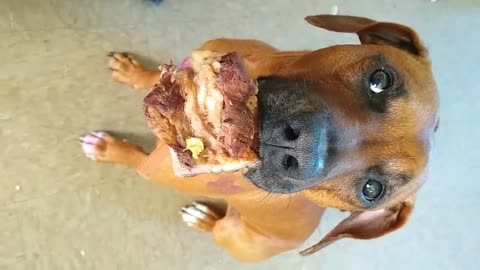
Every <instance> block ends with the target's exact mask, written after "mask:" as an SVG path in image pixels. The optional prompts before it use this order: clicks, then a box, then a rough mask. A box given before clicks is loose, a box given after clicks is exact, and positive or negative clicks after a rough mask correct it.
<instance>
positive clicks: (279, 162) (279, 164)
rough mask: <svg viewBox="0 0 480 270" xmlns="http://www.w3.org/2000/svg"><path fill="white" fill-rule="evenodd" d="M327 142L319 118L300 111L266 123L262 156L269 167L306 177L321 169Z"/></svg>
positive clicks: (284, 174) (278, 171)
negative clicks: (300, 113) (297, 114)
mask: <svg viewBox="0 0 480 270" xmlns="http://www.w3.org/2000/svg"><path fill="white" fill-rule="evenodd" d="M327 143H328V140H327V132H326V126H325V121H323V120H322V117H321V116H317V115H310V114H302V115H299V116H294V117H289V118H288V119H286V120H280V121H275V122H273V123H270V124H267V125H266V126H265V127H264V129H263V136H262V153H261V155H262V157H263V160H264V163H265V164H264V165H265V167H266V168H268V169H269V170H272V171H275V172H276V173H278V174H280V175H283V176H286V177H289V178H291V179H294V180H306V179H310V178H312V177H314V176H316V175H317V174H318V173H319V172H321V171H322V170H323V168H324V166H325V159H326V153H327V151H326V150H327Z"/></svg>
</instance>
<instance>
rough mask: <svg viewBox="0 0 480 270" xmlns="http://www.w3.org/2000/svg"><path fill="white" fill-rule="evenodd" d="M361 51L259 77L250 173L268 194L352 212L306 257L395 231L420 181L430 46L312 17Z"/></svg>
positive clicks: (335, 52) (342, 19)
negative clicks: (256, 144) (345, 241)
mask: <svg viewBox="0 0 480 270" xmlns="http://www.w3.org/2000/svg"><path fill="white" fill-rule="evenodd" d="M306 20H307V21H308V22H309V23H310V24H313V25H315V26H317V27H321V28H324V29H327V30H331V31H337V32H348V33H356V34H357V35H358V36H359V38H360V41H361V43H362V44H361V45H341V46H332V47H328V48H324V49H320V50H316V51H312V52H311V53H308V54H306V55H304V56H302V57H300V58H298V59H296V60H295V61H294V62H293V63H291V64H290V65H288V66H285V67H282V68H281V69H280V71H279V72H278V74H275V75H274V76H269V77H264V78H261V79H259V89H260V91H259V104H260V105H259V108H260V115H261V119H260V130H261V135H260V137H261V139H260V145H261V146H260V155H261V157H262V164H261V166H260V167H259V168H257V169H254V170H250V171H249V172H248V173H247V178H249V179H250V180H251V181H252V183H254V184H255V185H257V186H258V187H260V188H262V189H264V190H267V191H269V192H274V193H295V192H301V193H303V194H304V195H305V196H306V197H308V198H309V199H310V200H311V201H313V202H315V203H317V204H318V205H320V206H322V207H333V208H338V209H342V210H348V211H351V212H353V213H352V214H351V216H350V217H349V218H347V219H346V220H344V221H343V222H342V223H340V224H339V225H338V226H337V227H336V228H335V229H334V230H333V231H332V232H330V233H329V234H328V235H327V236H326V237H325V238H324V239H323V240H322V241H321V242H320V243H319V244H318V245H317V246H316V247H314V248H312V249H310V250H308V251H307V252H306V253H311V252H313V251H315V250H316V249H318V248H319V247H322V246H325V245H327V244H329V243H331V242H333V241H335V240H336V239H339V238H342V237H353V238H360V239H369V238H374V237H378V236H381V235H384V234H386V233H388V232H390V231H393V230H395V229H397V228H399V227H401V226H402V225H403V224H404V223H405V222H406V220H407V218H408V216H409V214H410V212H411V210H412V207H413V197H414V194H415V192H416V191H417V190H418V188H419V187H420V186H421V184H422V183H423V181H424V180H425V169H426V166H427V162H428V158H429V152H430V148H431V143H432V142H431V141H432V136H433V133H434V131H435V129H436V127H437V125H438V116H437V109H438V94H437V89H436V85H435V81H434V78H433V75H432V70H431V63H430V60H429V58H428V53H427V49H426V48H425V46H424V45H423V44H422V42H421V40H420V38H419V37H418V35H417V33H416V32H415V31H413V30H412V29H410V28H408V27H406V26H402V25H398V24H393V23H383V22H376V21H373V20H370V19H366V18H359V17H350V16H329V15H319V16H310V17H307V18H306Z"/></svg>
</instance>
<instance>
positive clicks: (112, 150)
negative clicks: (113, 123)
mask: <svg viewBox="0 0 480 270" xmlns="http://www.w3.org/2000/svg"><path fill="white" fill-rule="evenodd" d="M79 140H80V144H81V147H82V150H83V153H84V154H85V156H86V157H87V158H89V159H91V160H95V161H100V162H109V163H120V164H127V165H128V164H129V162H130V159H131V157H132V153H134V152H135V151H142V150H141V148H140V147H139V146H137V145H134V144H131V143H129V142H128V141H127V140H125V139H118V138H115V137H113V136H112V135H110V134H108V133H106V132H103V131H93V132H90V133H88V134H87V135H85V136H82V137H80V138H79Z"/></svg>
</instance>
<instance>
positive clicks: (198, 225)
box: [181, 202, 221, 232]
mask: <svg viewBox="0 0 480 270" xmlns="http://www.w3.org/2000/svg"><path fill="white" fill-rule="evenodd" d="M181 214H182V219H183V222H185V224H187V226H189V227H192V228H195V229H197V230H199V231H204V232H211V231H212V229H213V227H214V226H215V223H216V222H217V221H218V220H219V219H220V218H221V217H220V215H219V214H218V213H216V212H215V211H214V210H213V209H211V208H210V207H208V206H207V205H205V204H202V203H198V202H193V203H192V204H190V205H187V206H184V207H182V210H181Z"/></svg>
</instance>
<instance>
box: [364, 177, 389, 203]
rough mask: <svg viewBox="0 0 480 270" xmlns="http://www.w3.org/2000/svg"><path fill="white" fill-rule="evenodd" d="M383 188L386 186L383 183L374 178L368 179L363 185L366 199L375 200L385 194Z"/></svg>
mask: <svg viewBox="0 0 480 270" xmlns="http://www.w3.org/2000/svg"><path fill="white" fill-rule="evenodd" d="M383 190H384V187H383V184H382V183H380V182H379V181H377V180H374V179H368V181H367V182H366V183H365V186H363V190H362V193H363V196H364V197H365V199H367V200H368V201H373V200H376V199H378V198H380V197H381V196H382V195H383Z"/></svg>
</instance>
